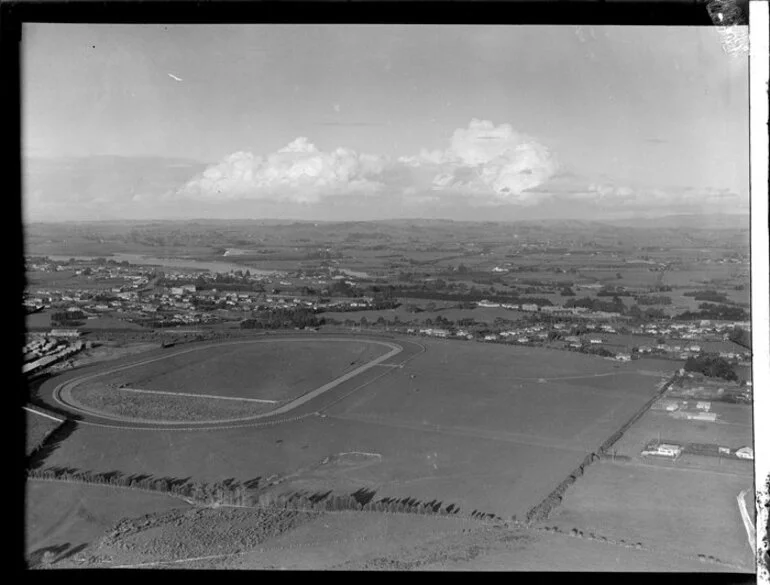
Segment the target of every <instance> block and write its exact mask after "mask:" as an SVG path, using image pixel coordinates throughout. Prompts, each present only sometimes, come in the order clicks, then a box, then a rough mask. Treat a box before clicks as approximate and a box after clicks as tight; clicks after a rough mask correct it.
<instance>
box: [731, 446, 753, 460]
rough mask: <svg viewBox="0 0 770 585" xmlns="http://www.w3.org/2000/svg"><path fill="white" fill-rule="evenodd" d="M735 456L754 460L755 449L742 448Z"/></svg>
mask: <svg viewBox="0 0 770 585" xmlns="http://www.w3.org/2000/svg"><path fill="white" fill-rule="evenodd" d="M735 456H736V457H738V458H739V459H754V449H752V448H751V447H741V448H740V449H736V450H735Z"/></svg>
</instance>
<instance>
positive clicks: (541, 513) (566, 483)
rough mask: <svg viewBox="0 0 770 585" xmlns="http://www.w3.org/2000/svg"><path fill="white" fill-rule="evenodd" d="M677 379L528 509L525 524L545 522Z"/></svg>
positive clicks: (675, 375)
mask: <svg viewBox="0 0 770 585" xmlns="http://www.w3.org/2000/svg"><path fill="white" fill-rule="evenodd" d="M677 379H678V373H674V375H673V376H671V378H670V379H669V380H668V381H666V382H665V383H663V384H660V387H659V388H658V389H657V391H656V392H655V393H654V394H653V395H652V397H651V398H650V399H649V400H648V401H647V402H645V403H644V404H643V405H642V407H641V408H640V409H639V410H638V411H636V412H635V413H634V414H633V415H632V416H631V418H629V419H628V420H627V421H626V422H625V423H624V424H623V425H622V426H621V427H620V428H619V429H618V430H617V431H615V432H614V433H613V434H612V435H610V436H609V438H607V440H606V441H604V442H603V443H602V444H601V445H600V446H599V448H598V449H597V450H596V451H593V452H591V453H589V454H588V455H586V456H585V458H584V459H583V461H582V463H581V464H580V465H578V466H577V467H576V468H575V469H574V470H573V471H572V472H571V473H570V474H569V475H568V476H567V477H566V478H565V479H563V480H562V481H561V482H560V483H559V485H557V486H556V488H555V489H554V490H553V491H552V492H551V493H550V494H548V495H547V496H546V497H545V499H544V500H543V501H541V502H540V503H539V504H537V505H536V506H535V507H533V508H532V509H530V510H529V512H527V515H526V522H527V524H528V525H530V526H531V525H533V524H536V523H538V522H544V521H545V520H548V518H549V517H550V515H551V514H552V513H553V511H554V510H555V509H556V508H558V507H559V506H560V505H561V503H562V500H563V498H564V494H565V493H566V492H567V490H568V489H569V488H570V487H571V486H572V485H573V484H574V483H575V482H576V481H577V480H578V478H579V477H582V475H583V473H585V470H586V468H588V467H589V466H590V465H591V464H592V463H595V462H596V461H599V460H600V459H602V458H604V457H606V456H607V453H608V451H609V449H610V448H611V447H612V446H613V445H614V444H615V443H617V442H618V441H619V440H620V439H621V437H622V436H623V434H624V433H625V432H626V431H627V430H628V429H629V428H631V426H632V425H633V424H634V423H636V421H638V420H639V419H640V418H642V416H644V414H645V413H646V412H647V411H648V410H650V408H651V407H652V405H653V404H655V402H657V401H658V400H660V398H661V397H662V396H663V395H664V394H665V392H666V390H668V389H669V387H670V386H671V385H672V384H673V383H674V382H675V381H676V380H677Z"/></svg>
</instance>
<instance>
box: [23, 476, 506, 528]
mask: <svg viewBox="0 0 770 585" xmlns="http://www.w3.org/2000/svg"><path fill="white" fill-rule="evenodd" d="M27 478H29V479H42V480H49V481H53V480H58V481H71V482H79V483H89V484H93V485H110V486H116V487H125V488H133V489H141V490H149V491H157V492H161V493H167V494H171V495H175V496H178V497H182V498H185V499H188V500H192V501H193V502H196V503H198V504H202V505H212V504H219V505H229V506H247V507H249V506H264V507H277V508H285V509H289V510H308V511H327V512H334V511H345V510H353V511H370V512H390V513H401V514H423V515H439V516H456V515H458V514H460V513H461V508H460V506H458V505H457V504H453V503H449V504H445V503H444V502H443V501H440V500H436V499H433V500H430V501H423V500H419V499H417V498H413V497H401V498H394V497H383V498H379V499H375V495H376V490H371V489H367V488H360V489H358V490H356V491H355V492H353V493H350V494H334V493H333V492H332V491H331V490H329V491H316V492H309V491H306V490H300V491H294V492H289V493H282V494H276V493H273V492H264V491H263V492H262V493H260V490H262V489H263V488H265V487H268V486H269V484H263V482H262V480H261V478H255V479H253V480H250V481H246V482H239V481H236V480H235V479H232V478H231V479H226V480H223V481H219V482H216V483H213V484H206V483H201V482H195V481H190V479H189V478H186V479H180V478H171V477H153V476H151V475H148V474H133V475H127V474H123V473H121V472H119V471H110V472H106V473H95V472H91V471H85V470H80V469H76V468H70V467H47V468H44V469H29V470H27ZM469 516H470V517H471V518H474V519H478V520H483V521H492V522H502V521H503V519H502V518H501V517H500V516H498V515H496V514H492V513H485V512H480V511H478V510H473V511H472V512H471V513H470V514H469Z"/></svg>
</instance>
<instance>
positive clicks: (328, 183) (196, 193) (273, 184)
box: [172, 137, 386, 203]
mask: <svg viewBox="0 0 770 585" xmlns="http://www.w3.org/2000/svg"><path fill="white" fill-rule="evenodd" d="M385 162H386V161H385V159H383V158H382V157H378V156H374V155H367V154H359V153H357V152H355V151H353V150H351V149H348V148H337V149H336V150H334V151H332V152H328V153H327V152H322V151H320V150H319V149H318V148H316V146H315V145H313V144H312V143H310V142H309V141H308V139H307V138H305V137H300V138H297V139H296V140H294V141H292V142H291V143H289V144H288V145H287V146H285V147H284V148H281V149H280V150H278V151H277V152H275V153H273V154H271V155H269V156H267V157H261V156H255V155H254V154H252V153H250V152H236V153H233V154H231V155H229V156H227V157H225V158H224V159H223V160H222V161H221V162H220V163H218V164H216V165H213V166H210V167H209V168H207V169H206V170H205V171H204V172H203V173H202V174H200V175H199V176H197V177H195V178H193V179H192V180H191V181H189V182H188V183H187V184H186V185H185V186H184V187H182V188H181V189H180V190H179V191H177V192H176V193H175V194H173V195H172V197H173V198H191V199H195V200H199V201H205V202H217V201H233V200H273V201H286V202H293V203H315V202H318V201H320V200H321V199H322V198H323V197H325V196H327V195H340V194H345V193H346V192H358V193H362V194H366V193H371V192H376V191H378V190H379V189H381V188H382V185H381V184H380V183H379V182H378V180H377V177H378V175H380V174H381V173H382V171H383V169H384V167H385Z"/></svg>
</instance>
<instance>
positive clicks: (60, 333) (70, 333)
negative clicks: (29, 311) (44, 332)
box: [49, 329, 80, 337]
mask: <svg viewBox="0 0 770 585" xmlns="http://www.w3.org/2000/svg"><path fill="white" fill-rule="evenodd" d="M49 335H50V336H51V337H80V331H78V330H77V329H51V332H50V333H49Z"/></svg>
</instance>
